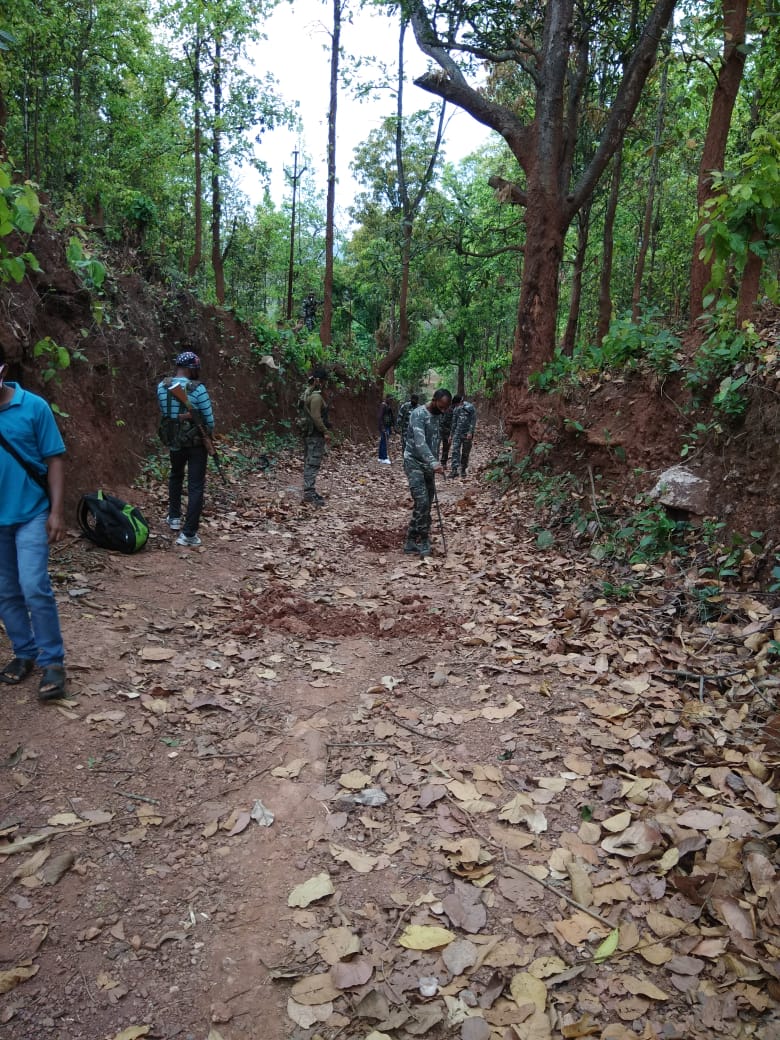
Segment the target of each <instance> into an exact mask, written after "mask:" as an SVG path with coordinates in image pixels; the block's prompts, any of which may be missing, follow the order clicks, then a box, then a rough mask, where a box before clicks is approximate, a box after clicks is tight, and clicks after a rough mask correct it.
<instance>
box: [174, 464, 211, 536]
mask: <svg viewBox="0 0 780 1040" xmlns="http://www.w3.org/2000/svg"><path fill="white" fill-rule="evenodd" d="M208 459H209V457H208V454H207V452H206V449H205V448H204V447H202V446H201V445H197V446H196V447H194V448H180V449H179V450H178V451H172V452H171V473H170V477H169V478H168V516H170V517H172V518H175V519H178V518H179V517H180V516H181V492H182V487H183V485H184V469H185V466H186V468H187V515H186V516H185V517H184V523H183V524H182V528H181V530H182V534H188V535H193V534H197V533H198V527H199V526H200V514H201V513H202V512H203V495H204V492H205V489H206V464H207V463H208Z"/></svg>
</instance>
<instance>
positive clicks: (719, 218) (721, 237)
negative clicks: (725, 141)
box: [700, 114, 780, 307]
mask: <svg viewBox="0 0 780 1040" xmlns="http://www.w3.org/2000/svg"><path fill="white" fill-rule="evenodd" d="M712 184H713V196H712V198H710V199H708V200H707V202H705V204H704V207H703V210H704V223H703V224H702V226H701V229H700V230H701V235H702V238H703V239H704V250H703V258H704V259H705V260H707V261H711V262H712V280H711V282H710V286H709V295H708V296H707V297H705V300H704V305H705V307H706V306H709V305H710V304H711V303H713V302H714V301H715V300H716V299H717V298H718V297H719V296H720V295H721V294H722V293H726V294H727V295H728V294H731V293H732V292H733V289H734V286H735V284H736V285H738V284H739V280H740V279H741V276H742V275H743V273H744V271H745V267H746V265H747V262H748V258H749V256H750V254H751V253H753V254H755V255H756V256H757V257H759V258H760V259H761V260H763V261H766V260H767V259H768V258H769V256H770V254H771V253H772V251H773V250H776V249H778V248H779V247H780V115H777V114H776V115H774V116H773V117H772V118H770V119H769V120H768V122H767V123H766V124H765V125H763V126H759V127H757V128H756V129H755V130H754V131H753V133H752V134H751V135H750V142H749V146H748V148H747V150H746V152H745V154H744V155H743V156H742V160H741V163H740V165H739V167H738V168H737V169H735V170H729V171H724V172H721V171H717V170H716V171H714V172H713V174H712ZM774 285H775V287H776V279H774Z"/></svg>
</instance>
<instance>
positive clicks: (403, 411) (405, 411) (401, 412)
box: [396, 394, 420, 452]
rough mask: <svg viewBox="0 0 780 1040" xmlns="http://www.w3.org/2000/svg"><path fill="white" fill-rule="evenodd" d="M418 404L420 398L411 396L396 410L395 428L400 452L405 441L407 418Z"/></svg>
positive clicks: (415, 395) (414, 395)
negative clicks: (399, 439)
mask: <svg viewBox="0 0 780 1040" xmlns="http://www.w3.org/2000/svg"><path fill="white" fill-rule="evenodd" d="M419 403H420V398H419V397H418V396H417V394H412V396H411V397H410V398H409V400H408V401H404V403H403V404H402V405H401V407H400V408H399V409H398V420H397V422H396V426H397V427H398V433H399V434H400V435H401V452H403V450H404V441H405V440H406V430H407V427H408V426H409V416H410V415H411V414H412V412H413V411H414V409H415V408H416V407H417V405H418V404H419Z"/></svg>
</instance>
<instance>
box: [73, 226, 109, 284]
mask: <svg viewBox="0 0 780 1040" xmlns="http://www.w3.org/2000/svg"><path fill="white" fill-rule="evenodd" d="M66 256H67V260H68V264H69V266H70V269H71V270H72V271H75V272H76V274H77V275H78V276H79V277H80V278H81V280H82V282H83V283H84V285H85V287H86V288H87V289H97V290H100V289H102V287H103V282H104V281H105V280H106V269H105V266H104V265H103V264H102V263H101V262H100V261H99V260H95V258H94V257H91V256H87V254H86V253H85V252H84V248H83V246H82V244H81V242H80V240H79V239H78V238H76V236H75V235H72V236H71V239H70V242H69V243H68V249H67V252H66Z"/></svg>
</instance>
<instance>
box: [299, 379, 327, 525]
mask: <svg viewBox="0 0 780 1040" xmlns="http://www.w3.org/2000/svg"><path fill="white" fill-rule="evenodd" d="M327 380H328V373H327V372H326V370H325V369H324V368H315V369H314V371H313V372H312V374H311V378H310V380H309V386H310V389H308V390H307V391H306V394H305V397H304V409H305V413H306V419H307V427H306V429H305V430H304V437H303V441H304V455H303V501H304V502H308V503H309V504H310V505H314V506H323V505H325V499H324V498H323V497H322V495H320V494H319V493H318V492H317V490H316V488H315V486H314V485H315V483H316V481H317V474H318V472H319V469H320V465H321V463H322V458H323V456H324V454H325V446H326V444H327V442H328V437H329V434H328V426H329V423H328V407H327V405H326V404H325V400H324V398H323V396H322V390H323V387H324V386H325V383H326V382H327Z"/></svg>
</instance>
